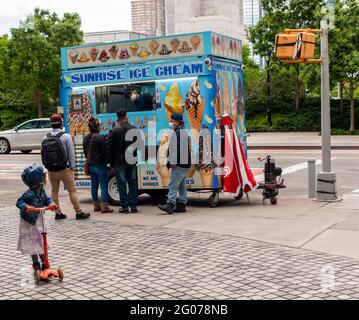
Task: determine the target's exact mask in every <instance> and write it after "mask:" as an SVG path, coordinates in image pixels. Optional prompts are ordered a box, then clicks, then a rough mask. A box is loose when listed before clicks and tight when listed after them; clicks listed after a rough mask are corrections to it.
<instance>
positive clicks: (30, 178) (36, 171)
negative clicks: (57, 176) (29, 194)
mask: <svg viewBox="0 0 359 320" xmlns="http://www.w3.org/2000/svg"><path fill="white" fill-rule="evenodd" d="M45 174H46V169H45V168H44V167H43V166H42V165H40V164H37V163H33V164H30V165H29V166H27V167H26V168H25V169H24V171H23V172H22V175H21V178H22V181H24V183H25V184H26V185H27V186H28V187H29V188H31V189H32V188H36V187H42V186H43V185H44V183H45V177H44V176H45Z"/></svg>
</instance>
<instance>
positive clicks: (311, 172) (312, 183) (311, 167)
mask: <svg viewBox="0 0 359 320" xmlns="http://www.w3.org/2000/svg"><path fill="white" fill-rule="evenodd" d="M316 161H317V160H316V159H308V198H315V189H316V188H315V187H316V179H317V176H316V167H315V163H316Z"/></svg>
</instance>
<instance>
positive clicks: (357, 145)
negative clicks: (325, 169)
mask: <svg viewBox="0 0 359 320" xmlns="http://www.w3.org/2000/svg"><path fill="white" fill-rule="evenodd" d="M247 143H248V148H249V149H263V148H272V149H273V148H278V149H279V148H293V149H321V146H322V142H321V136H320V134H319V133H318V132H253V133H250V134H249V136H248V138H247ZM331 144H332V149H359V136H355V135H353V136H331Z"/></svg>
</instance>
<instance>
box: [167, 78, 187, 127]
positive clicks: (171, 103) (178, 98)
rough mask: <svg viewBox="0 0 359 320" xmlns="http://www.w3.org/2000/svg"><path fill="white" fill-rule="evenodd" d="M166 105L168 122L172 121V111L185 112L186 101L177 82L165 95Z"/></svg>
mask: <svg viewBox="0 0 359 320" xmlns="http://www.w3.org/2000/svg"><path fill="white" fill-rule="evenodd" d="M164 106H165V108H164V109H165V111H166V117H167V120H168V122H170V121H171V114H172V113H174V112H176V113H180V114H183V112H184V106H185V101H184V100H183V98H182V95H181V92H180V90H179V87H178V83H177V82H175V83H173V84H172V86H171V88H170V91H168V92H167V94H166V96H165V102H164Z"/></svg>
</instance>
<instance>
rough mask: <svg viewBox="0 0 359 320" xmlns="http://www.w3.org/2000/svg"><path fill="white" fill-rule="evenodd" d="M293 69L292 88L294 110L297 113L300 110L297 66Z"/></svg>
mask: <svg viewBox="0 0 359 320" xmlns="http://www.w3.org/2000/svg"><path fill="white" fill-rule="evenodd" d="M294 68H295V78H294V87H295V110H297V111H299V109H300V80H299V64H296V65H295V66H294Z"/></svg>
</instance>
